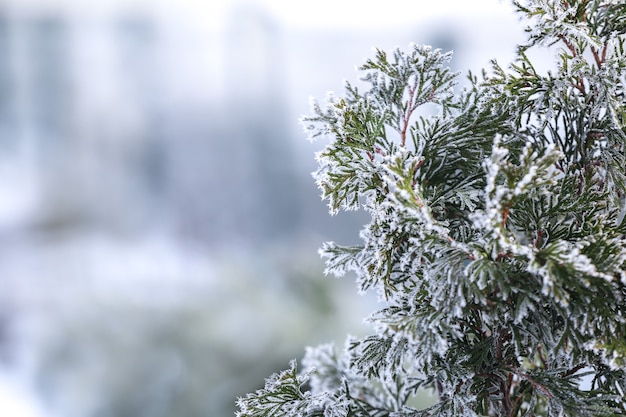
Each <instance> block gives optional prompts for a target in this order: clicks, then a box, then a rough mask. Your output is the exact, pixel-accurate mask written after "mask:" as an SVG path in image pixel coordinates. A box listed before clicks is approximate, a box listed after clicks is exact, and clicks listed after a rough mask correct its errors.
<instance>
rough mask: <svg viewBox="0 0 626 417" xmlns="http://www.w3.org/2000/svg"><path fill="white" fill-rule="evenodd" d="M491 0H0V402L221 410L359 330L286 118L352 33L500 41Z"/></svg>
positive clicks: (353, 222)
mask: <svg viewBox="0 0 626 417" xmlns="http://www.w3.org/2000/svg"><path fill="white" fill-rule="evenodd" d="M522 29H523V28H522V24H521V23H520V22H519V21H518V20H517V17H516V16H514V15H513V14H512V9H511V7H510V6H509V4H508V3H506V2H505V3H502V2H500V1H498V0H472V1H467V0H456V1H455V0H439V1H436V2H433V1H431V0H413V1H400V0H386V1H385V2H379V1H364V0H361V1H357V0H346V1H342V0H317V1H308V2H300V1H292V2H288V1H282V0H281V1H278V0H257V1H254V0H249V1H238V0H115V1H114V0H0V414H1V415H3V416H11V417H157V416H176V417H200V416H203V417H221V416H232V415H233V412H234V411H235V398H236V397H237V396H241V395H244V394H245V393H247V392H250V391H252V390H255V389H257V388H259V387H261V386H262V385H263V380H264V378H265V377H267V376H269V375H270V374H271V373H273V372H275V371H277V370H280V369H284V368H286V367H287V365H288V361H289V360H290V359H291V358H300V357H301V356H302V354H303V352H304V347H305V346H307V345H315V344H318V343H323V342H328V341H336V342H337V343H338V344H339V345H342V343H343V340H344V337H345V335H346V334H347V333H351V334H354V335H361V334H367V333H368V332H369V329H368V327H367V326H366V325H364V324H363V323H362V319H363V317H365V316H366V315H367V314H368V313H369V312H371V311H373V309H374V308H375V303H376V300H375V299H374V298H373V297H367V296H366V297H362V296H359V295H357V294H356V287H355V285H354V283H353V281H352V280H351V278H350V277H346V278H345V279H341V280H337V279H334V278H330V277H324V276H323V264H322V261H321V260H320V259H319V258H318V255H317V253H316V251H317V248H318V247H319V246H321V244H322V242H324V241H326V240H335V241H338V242H340V243H356V242H358V230H359V229H360V227H361V226H362V225H363V224H364V223H365V222H366V221H367V219H366V218H365V217H364V216H363V215H362V214H359V213H353V214H340V215H338V216H336V217H330V216H329V215H328V214H327V210H326V206H325V203H323V202H321V201H320V198H319V191H318V190H317V189H316V187H315V184H314V181H313V179H312V178H311V176H310V173H311V172H312V171H313V170H314V169H315V161H314V152H315V151H317V150H319V149H320V148H321V147H322V146H323V145H324V142H323V141H321V142H319V143H314V144H311V143H310V142H308V141H307V140H306V137H305V136H304V134H303V133H302V129H301V126H300V125H299V123H298V119H299V118H300V117H301V116H302V115H304V114H308V112H309V97H310V96H314V97H317V98H319V99H321V100H323V99H324V97H325V95H326V92H327V91H329V90H333V91H335V92H336V93H338V94H340V93H341V91H342V88H343V83H344V80H351V81H355V80H357V77H358V74H357V72H356V70H355V67H356V66H358V65H360V64H361V63H362V62H364V60H365V59H366V58H369V57H371V56H372V53H373V51H372V48H373V47H380V48H384V49H391V48H393V47H395V46H400V47H403V48H406V47H407V46H408V44H409V43H410V42H415V43H425V44H430V45H432V46H433V47H438V48H442V49H444V50H454V51H455V57H454V60H453V62H452V67H453V68H454V69H456V70H460V71H462V73H463V74H465V73H466V72H467V70H468V69H472V70H474V71H478V70H480V68H482V67H483V66H485V65H486V64H487V63H488V61H489V59H491V58H498V59H499V60H501V61H503V62H506V61H508V60H509V59H510V58H511V57H512V55H513V51H514V45H515V44H516V43H517V42H519V41H520V40H521V39H522V33H523V31H522Z"/></svg>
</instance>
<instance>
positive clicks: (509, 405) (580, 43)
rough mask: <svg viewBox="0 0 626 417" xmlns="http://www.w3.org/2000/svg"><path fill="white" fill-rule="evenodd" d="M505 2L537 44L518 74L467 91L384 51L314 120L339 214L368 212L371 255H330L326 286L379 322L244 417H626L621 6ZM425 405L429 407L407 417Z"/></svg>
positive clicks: (327, 188) (284, 378)
mask: <svg viewBox="0 0 626 417" xmlns="http://www.w3.org/2000/svg"><path fill="white" fill-rule="evenodd" d="M513 4H514V6H515V8H516V10H517V12H518V13H519V14H520V15H521V16H523V17H524V18H526V19H528V22H529V27H528V29H527V34H528V37H527V42H526V43H525V44H523V45H520V46H518V48H517V54H516V59H515V60H514V62H513V63H512V64H511V65H510V66H508V67H506V68H503V67H502V66H500V65H499V64H498V63H496V62H493V63H492V66H491V68H489V69H487V70H485V71H483V73H482V75H481V76H480V77H478V76H475V75H472V74H470V75H469V87H467V88H465V89H464V90H462V91H460V92H457V91H455V85H456V83H457V77H458V74H455V73H453V72H451V70H450V69H449V68H448V67H447V66H446V64H447V62H448V61H449V60H450V59H451V54H450V53H443V52H442V51H440V50H433V49H431V48H430V47H426V46H417V45H411V46H410V48H409V49H408V50H407V51H402V50H399V49H398V50H395V51H393V52H392V53H387V52H384V51H380V50H379V51H377V52H376V54H375V56H374V57H373V58H372V59H370V60H368V61H366V62H365V64H364V65H362V66H361V68H360V69H361V71H363V73H364V76H363V80H364V81H365V84H366V86H367V88H364V89H363V91H361V90H359V89H358V88H357V87H355V86H354V85H352V84H350V83H348V84H346V88H345V94H344V95H343V96H342V97H334V96H329V97H328V99H327V101H326V103H325V104H319V103H317V102H316V103H314V105H313V115H312V116H309V117H306V118H304V119H303V120H304V124H305V127H306V129H307V130H308V131H309V133H310V135H311V137H312V138H316V137H318V136H321V137H327V138H329V139H330V142H329V144H328V145H327V146H326V148H325V149H324V150H322V151H321V152H320V153H319V154H318V155H317V160H318V162H319V169H318V170H317V172H316V173H315V174H314V175H315V178H316V180H317V184H318V186H319V188H320V189H321V190H322V197H323V198H324V199H325V200H326V201H327V202H328V205H329V208H330V211H331V213H336V212H337V211H339V210H365V211H366V212H368V213H369V214H370V215H371V221H370V222H369V224H367V225H366V226H365V227H364V229H363V230H362V231H361V239H362V245H360V246H355V247H346V246H341V245H339V244H336V243H333V242H330V243H326V244H325V245H324V246H323V248H322V249H321V253H322V255H323V257H324V258H325V260H326V265H327V272H328V273H332V274H335V275H338V276H341V275H343V274H344V273H345V272H347V271H352V272H353V273H354V274H355V276H356V279H357V284H358V287H359V289H360V291H363V292H364V291H368V290H375V291H378V293H379V295H380V298H381V300H382V301H383V303H384V307H383V308H382V309H381V310H380V311H376V312H374V313H373V314H372V315H371V316H370V317H369V321H371V323H372V324H373V334H372V335H371V336H368V337H365V338H363V339H349V340H348V342H347V343H346V347H345V349H344V350H343V351H340V350H338V349H336V348H335V347H334V346H332V345H324V346H320V347H318V348H314V349H308V350H307V353H306V355H305V358H304V360H303V364H304V367H303V369H304V370H303V371H299V370H298V369H297V366H296V362H295V361H293V362H292V363H291V366H290V368H289V369H288V370H286V371H284V372H282V373H279V374H276V375H274V376H272V377H271V378H269V379H268V380H267V381H266V385H265V387H264V388H263V389H261V390H259V391H257V392H256V393H252V394H248V395H247V396H246V397H244V398H240V399H239V400H238V406H239V411H238V412H237V416H238V417H261V416H268V417H269V416H273V417H282V416H290V417H292V416H293V417H295V416H298V417H300V416H301V417H305V416H306V417H314V416H324V417H340V416H341V417H347V416H358V417H365V416H369V417H426V416H433V417H434V416H464V417H469V416H619V415H625V414H626V400H625V397H626V221H625V219H624V217H625V216H624V213H625V212H626V201H625V191H626V131H625V129H624V127H625V122H626V107H625V105H626V97H625V89H624V88H625V81H626V79H625V75H626V51H625V49H624V40H625V35H624V34H625V33H626V4H625V3H623V2H621V1H612V0H568V1H565V0H527V1H521V0H520V1H514V2H513ZM535 48H549V50H551V51H554V55H555V57H556V62H555V65H554V66H553V68H552V70H550V71H547V72H545V73H542V72H540V71H539V70H537V69H536V66H535V65H534V64H533V60H532V59H531V58H530V57H529V55H530V54H531V53H532V50H533V49H535ZM423 109H426V110H423ZM583 381H585V382H584V383H583ZM420 389H432V390H433V391H435V392H436V393H437V395H438V399H439V401H438V403H436V404H435V405H434V406H432V407H430V408H427V409H422V410H418V409H415V408H412V406H411V405H412V404H413V403H412V399H413V397H414V396H415V395H416V392H417V391H418V390H420Z"/></svg>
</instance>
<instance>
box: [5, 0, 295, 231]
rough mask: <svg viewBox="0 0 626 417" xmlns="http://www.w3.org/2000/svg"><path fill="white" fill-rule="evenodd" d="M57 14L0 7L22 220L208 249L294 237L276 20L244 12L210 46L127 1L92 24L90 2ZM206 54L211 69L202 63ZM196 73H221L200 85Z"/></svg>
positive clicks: (175, 21)
mask: <svg viewBox="0 0 626 417" xmlns="http://www.w3.org/2000/svg"><path fill="white" fill-rule="evenodd" d="M57 3H58V4H57V6H59V7H58V8H55V7H52V6H50V4H49V3H46V4H44V2H39V3H37V2H31V3H29V2H24V3H21V4H20V5H19V6H17V5H16V6H14V7H4V8H3V9H0V54H1V55H2V57H3V59H2V63H1V64H0V65H1V66H0V88H1V89H2V90H1V91H2V95H1V96H0V135H1V137H0V142H1V143H2V146H3V149H4V152H0V158H1V159H5V160H9V161H11V162H10V163H11V164H12V165H14V166H15V169H16V172H15V176H16V177H15V181H12V184H7V186H8V187H18V188H19V189H20V192H18V193H16V194H17V195H21V196H22V197H18V199H19V198H22V199H23V200H24V201H23V202H22V205H20V206H19V207H18V206H17V203H14V204H16V208H15V209H14V213H13V214H14V215H18V213H17V212H19V214H21V215H22V216H28V217H27V218H23V219H21V221H22V222H25V223H28V225H29V226H31V227H36V228H44V229H46V230H58V229H63V230H66V229H68V228H69V229H72V228H75V227H96V228H98V227H99V228H104V229H106V230H109V231H122V232H132V233H135V232H137V231H141V230H145V229H152V228H154V227H157V228H159V227H160V228H170V229H174V230H175V231H176V232H180V234H182V235H184V236H187V237H190V238H193V239H200V240H203V241H206V242H220V241H224V240H229V239H231V238H236V239H243V240H252V241H255V240H257V241H258V240H263V239H266V238H269V237H271V236H274V237H275V236H276V235H284V234H285V233H284V232H285V231H287V233H288V234H293V233H296V232H297V229H298V227H299V226H298V220H297V218H298V214H297V213H298V195H297V193H296V192H295V189H296V180H295V178H294V171H293V169H294V167H295V166H296V164H295V161H294V160H293V157H294V155H293V151H292V143H293V141H292V140H291V139H292V138H291V137H290V134H291V132H292V131H291V130H290V129H288V128H287V123H288V122H287V120H286V118H287V117H288V116H287V115H288V112H286V109H287V100H286V97H285V88H284V76H283V72H284V60H282V59H281V56H282V54H284V51H283V50H282V49H281V36H282V35H281V33H280V29H279V27H278V25H277V24H276V22H274V21H273V20H272V18H271V16H269V15H268V14H267V13H266V12H265V11H264V10H263V9H262V8H258V9H250V8H241V9H235V10H233V11H232V12H231V13H229V14H225V15H224V17H225V31H223V32H221V33H219V34H218V35H219V36H215V33H213V32H211V31H210V30H207V31H206V32H201V31H195V32H194V31H191V30H190V29H189V28H185V26H184V24H185V22H184V21H180V20H179V17H178V16H176V15H169V14H167V13H165V12H164V11H163V8H164V4H161V8H159V7H154V6H150V5H149V4H148V3H144V4H143V5H142V4H141V3H139V4H135V7H126V6H125V5H124V3H123V2H118V3H117V4H118V5H119V7H115V6H113V5H109V7H108V8H107V9H106V11H105V12H103V13H101V14H93V13H91V14H90V13H87V14H86V17H85V15H83V14H81V13H80V11H84V10H85V6H84V5H83V6H82V7H80V6H76V8H72V7H70V5H77V3H75V2H71V1H69V2H57ZM160 3H163V2H160ZM37 4H39V6H40V7H37ZM113 4H116V3H115V2H114V3H113ZM165 10H167V9H165ZM181 34H182V35H181ZM181 36H187V37H188V39H186V41H188V42H190V43H191V44H192V45H191V46H193V47H195V48H190V45H188V44H187V45H186V44H185V39H173V37H181ZM194 36H195V37H196V38H195V39H194ZM177 41H182V44H181V43H178V42H177ZM181 46H182V48H181ZM187 48H189V49H187ZM211 48H213V49H214V51H213V52H214V53H213V55H211V57H212V62H211V60H207V59H206V58H204V59H203V58H202V56H203V55H205V54H206V51H203V49H207V50H211ZM216 51H221V52H223V55H222V56H218V55H216V53H215V52H216ZM192 54H199V55H200V56H199V57H198V59H195V60H194V59H193V57H192V56H191V55H192ZM172 63H178V65H172ZM193 65H201V66H202V65H204V66H207V65H210V66H215V67H221V71H220V72H222V73H223V74H226V76H225V77H224V79H223V80H215V79H213V80H209V82H207V81H205V80H202V79H200V78H198V79H196V81H197V83H195V84H194V80H193V79H191V80H190V79H189V78H188V76H189V75H190V74H194V70H193V68H192V69H190V68H189V66H193ZM206 69H207V76H206V77H207V78H208V77H209V75H208V74H209V68H208V67H207V68H206ZM194 75H198V74H197V73H195V74H194ZM219 84H225V86H226V88H225V89H224V87H223V86H221V85H219ZM224 93H225V94H224ZM20 182H21V183H20ZM10 191H17V190H14V189H13V188H11V190H10ZM28 205H30V207H28ZM27 208H30V210H25V209H27ZM6 210H7V211H8V208H7V209H6ZM0 214H1V212H0ZM9 214H10V213H5V216H8V215H9ZM13 220H14V219H13ZM12 224H15V223H14V222H13V221H12Z"/></svg>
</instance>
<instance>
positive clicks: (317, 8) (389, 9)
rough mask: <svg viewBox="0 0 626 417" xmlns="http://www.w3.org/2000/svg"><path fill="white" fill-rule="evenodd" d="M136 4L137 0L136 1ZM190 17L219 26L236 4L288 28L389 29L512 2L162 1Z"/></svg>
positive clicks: (490, 10)
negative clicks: (264, 11)
mask: <svg viewBox="0 0 626 417" xmlns="http://www.w3.org/2000/svg"><path fill="white" fill-rule="evenodd" d="M136 1H137V0H136ZM160 1H161V4H164V5H167V6H166V8H169V7H175V8H177V9H179V11H181V12H183V13H185V14H188V16H190V17H192V18H195V19H200V20H202V21H204V22H209V23H210V24H212V25H216V26H219V25H220V24H221V20H222V16H223V15H224V13H225V12H226V10H228V9H229V8H231V7H232V6H234V5H242V6H249V7H251V6H252V7H254V6H256V7H269V8H270V9H271V10H272V12H273V13H272V14H273V15H274V16H276V17H278V18H279V19H280V20H281V22H282V23H283V24H285V25H288V26H289V25H294V26H299V27H345V28H351V27H352V28H367V27H372V28H375V27H389V26H394V25H405V24H409V23H413V22H416V21H419V20H422V19H427V18H429V17H436V16H442V15H447V16H452V15H457V16H458V15H464V16H468V15H487V14H489V15H493V14H496V15H497V14H503V15H511V14H512V10H513V8H512V6H511V5H510V1H509V0H384V1H381V0H304V1H303V0H291V1H289V0H287V1H286V0H160Z"/></svg>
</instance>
